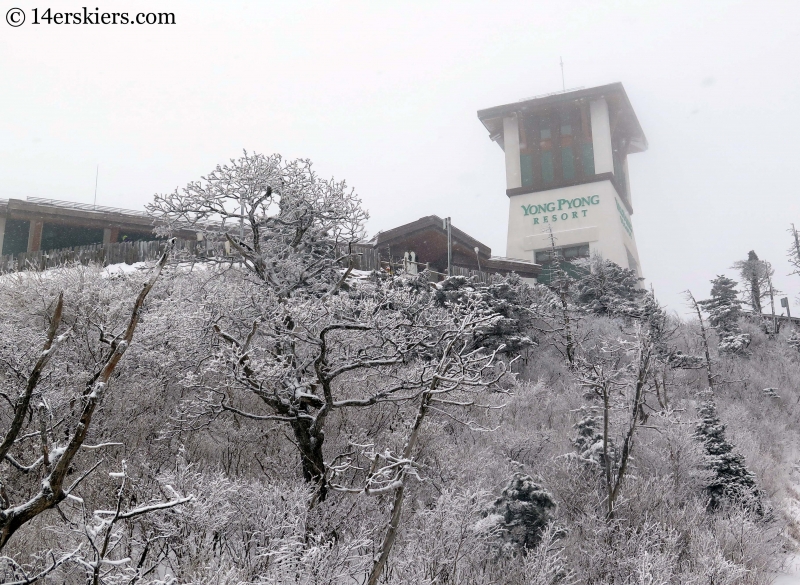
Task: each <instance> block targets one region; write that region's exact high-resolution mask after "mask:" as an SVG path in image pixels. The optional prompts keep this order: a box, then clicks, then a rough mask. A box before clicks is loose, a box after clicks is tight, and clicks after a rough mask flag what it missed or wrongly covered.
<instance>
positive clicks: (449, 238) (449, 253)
mask: <svg viewBox="0 0 800 585" xmlns="http://www.w3.org/2000/svg"><path fill="white" fill-rule="evenodd" d="M443 224H444V225H442V227H443V228H444V229H446V230H447V276H453V268H452V266H453V233H452V230H451V229H450V218H449V217H445V218H444V222H443Z"/></svg>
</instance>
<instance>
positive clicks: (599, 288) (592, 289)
mask: <svg viewBox="0 0 800 585" xmlns="http://www.w3.org/2000/svg"><path fill="white" fill-rule="evenodd" d="M641 281H642V278H641V277H639V276H638V275H637V274H636V271H634V270H631V269H629V268H622V267H621V266H619V265H618V264H615V263H614V262H612V261H611V260H605V259H604V258H602V257H601V256H593V257H592V258H591V259H590V260H589V264H588V270H587V271H586V273H585V274H584V275H583V276H582V277H581V278H580V279H579V280H578V285H577V289H578V292H577V297H576V302H577V303H578V304H579V305H581V306H582V307H583V308H584V309H585V310H586V311H589V312H591V313H594V314H596V315H620V314H623V315H624V314H626V313H628V312H630V311H631V310H634V309H635V305H636V302H637V301H638V300H639V299H640V298H641V297H642V295H643V294H644V293H645V291H644V289H642V288H641V287H640V286H639V283H640V282H641Z"/></svg>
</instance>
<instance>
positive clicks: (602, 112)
mask: <svg viewBox="0 0 800 585" xmlns="http://www.w3.org/2000/svg"><path fill="white" fill-rule="evenodd" d="M589 115H590V117H591V121H592V149H593V150H594V172H595V173H597V174H598V175H600V174H602V173H613V172H614V152H613V150H612V146H611V121H610V119H609V116H608V104H607V103H606V100H604V99H603V98H600V99H597V100H592V101H591V102H589Z"/></svg>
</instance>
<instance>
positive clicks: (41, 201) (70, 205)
mask: <svg viewBox="0 0 800 585" xmlns="http://www.w3.org/2000/svg"><path fill="white" fill-rule="evenodd" d="M26 201H27V202H28V203H36V204H38V205H50V206H51V207H63V208H65V209H80V210H81V211H100V212H102V213H119V214H122V215H135V216H138V217H147V212H146V211H136V210H133V209H121V208H119V207H106V206H104V205H90V204H88V203H76V202H74V201H60V200H58V199H46V198H44V197H26ZM6 203H8V201H6Z"/></svg>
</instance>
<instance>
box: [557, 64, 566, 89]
mask: <svg viewBox="0 0 800 585" xmlns="http://www.w3.org/2000/svg"><path fill="white" fill-rule="evenodd" d="M558 60H559V61H560V62H561V91H564V92H566V91H567V84H566V83H565V82H564V59H562V58H561V57H559V58H558Z"/></svg>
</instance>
